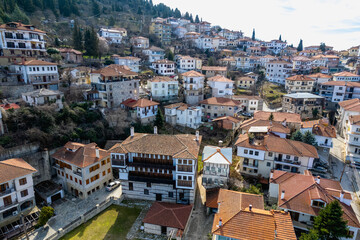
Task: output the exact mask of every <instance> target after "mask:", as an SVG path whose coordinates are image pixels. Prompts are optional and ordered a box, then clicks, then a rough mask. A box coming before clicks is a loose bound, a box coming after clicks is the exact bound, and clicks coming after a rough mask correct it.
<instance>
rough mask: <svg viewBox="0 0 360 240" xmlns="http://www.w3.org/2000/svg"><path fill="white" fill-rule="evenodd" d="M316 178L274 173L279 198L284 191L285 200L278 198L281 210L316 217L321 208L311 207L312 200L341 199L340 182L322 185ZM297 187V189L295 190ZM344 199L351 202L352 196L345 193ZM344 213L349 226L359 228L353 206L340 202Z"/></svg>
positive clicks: (327, 181)
mask: <svg viewBox="0 0 360 240" xmlns="http://www.w3.org/2000/svg"><path fill="white" fill-rule="evenodd" d="M315 179H316V177H314V176H312V175H303V174H297V173H288V172H283V171H278V170H275V171H274V175H273V179H272V180H270V181H271V182H272V183H277V184H279V196H281V193H282V191H285V193H284V199H281V198H280V197H279V198H278V206H279V207H280V208H284V209H289V210H293V211H296V212H301V213H305V214H309V215H313V216H316V215H317V214H318V213H319V211H320V209H321V208H318V207H313V206H311V200H312V199H321V200H322V201H324V202H326V203H330V202H332V201H334V200H336V198H339V197H340V193H341V192H343V189H342V187H341V185H340V183H339V182H338V181H334V180H331V179H325V178H324V179H323V178H321V179H320V184H318V183H317V182H316V180H315ZM294 186H296V188H294ZM344 199H348V200H351V199H352V197H351V194H350V193H349V192H344ZM340 205H341V207H342V209H343V211H344V214H343V217H344V219H345V220H347V221H348V225H350V226H353V227H356V228H359V227H360V224H359V221H358V220H357V217H356V215H355V213H354V211H353V210H352V208H351V206H347V205H346V204H345V203H342V202H340Z"/></svg>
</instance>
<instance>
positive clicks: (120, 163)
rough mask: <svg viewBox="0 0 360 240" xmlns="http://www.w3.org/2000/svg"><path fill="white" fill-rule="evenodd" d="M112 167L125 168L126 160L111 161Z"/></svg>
mask: <svg viewBox="0 0 360 240" xmlns="http://www.w3.org/2000/svg"><path fill="white" fill-rule="evenodd" d="M111 165H113V166H123V167H125V165H126V161H125V160H124V159H115V158H113V159H111Z"/></svg>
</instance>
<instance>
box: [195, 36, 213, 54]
mask: <svg viewBox="0 0 360 240" xmlns="http://www.w3.org/2000/svg"><path fill="white" fill-rule="evenodd" d="M196 47H197V48H199V49H202V50H207V49H214V46H213V38H212V37H210V36H206V35H205V36H200V37H199V38H198V39H197V40H196Z"/></svg>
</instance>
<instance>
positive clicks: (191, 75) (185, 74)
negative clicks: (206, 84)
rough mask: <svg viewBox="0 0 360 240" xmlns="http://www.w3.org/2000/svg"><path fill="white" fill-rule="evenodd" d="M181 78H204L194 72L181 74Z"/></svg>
mask: <svg viewBox="0 0 360 240" xmlns="http://www.w3.org/2000/svg"><path fill="white" fill-rule="evenodd" d="M181 75H182V76H185V77H205V76H204V75H203V74H201V73H199V72H196V71H193V70H192V71H189V72H186V73H183V74H181Z"/></svg>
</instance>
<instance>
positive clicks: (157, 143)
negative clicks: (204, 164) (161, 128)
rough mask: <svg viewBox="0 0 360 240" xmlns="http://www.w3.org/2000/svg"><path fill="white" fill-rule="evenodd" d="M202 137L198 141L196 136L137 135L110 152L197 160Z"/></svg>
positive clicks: (117, 145) (116, 145)
mask: <svg viewBox="0 0 360 240" xmlns="http://www.w3.org/2000/svg"><path fill="white" fill-rule="evenodd" d="M201 139H202V138H201V136H200V138H199V141H196V136H195V135H190V134H182V135H163V134H145V133H135V134H134V136H133V137H131V136H130V137H128V138H127V139H125V140H124V141H123V142H122V143H118V144H115V145H114V147H112V148H111V149H110V150H109V152H118V151H120V152H121V153H122V152H131V153H143V154H159V155H167V156H172V157H175V156H178V157H180V156H187V157H188V158H191V159H197V157H198V154H199V149H200V144H201Z"/></svg>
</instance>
